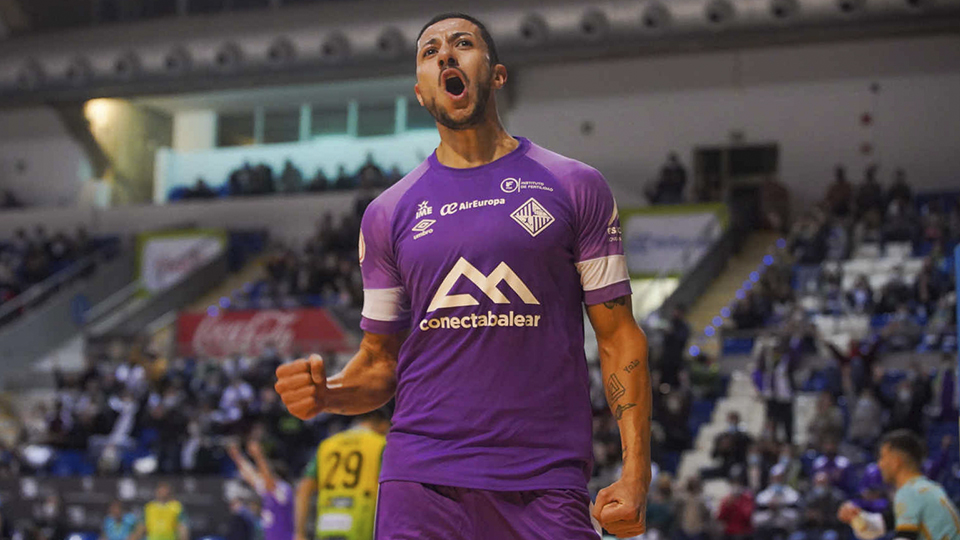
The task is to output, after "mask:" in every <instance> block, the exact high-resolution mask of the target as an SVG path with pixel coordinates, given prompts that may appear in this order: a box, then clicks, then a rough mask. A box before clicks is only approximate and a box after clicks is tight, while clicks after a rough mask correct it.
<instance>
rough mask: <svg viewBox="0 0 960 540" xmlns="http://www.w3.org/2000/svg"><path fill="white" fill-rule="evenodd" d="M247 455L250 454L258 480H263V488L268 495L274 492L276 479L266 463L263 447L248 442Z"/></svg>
mask: <svg viewBox="0 0 960 540" xmlns="http://www.w3.org/2000/svg"><path fill="white" fill-rule="evenodd" d="M247 453H248V454H250V457H252V458H253V462H254V463H255V464H256V465H257V473H259V475H260V479H262V480H263V488H264V489H266V490H267V491H268V492H270V493H273V492H274V491H276V489H277V477H276V476H274V475H273V469H271V468H270V463H268V462H267V458H266V456H264V455H263V447H262V446H260V442H259V441H250V442H249V443H248V444H247Z"/></svg>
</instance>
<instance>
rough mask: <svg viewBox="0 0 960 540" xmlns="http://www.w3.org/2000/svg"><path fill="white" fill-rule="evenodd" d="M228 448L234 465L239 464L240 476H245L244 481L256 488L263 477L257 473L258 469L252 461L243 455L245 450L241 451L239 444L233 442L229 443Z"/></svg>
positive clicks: (228, 453)
mask: <svg viewBox="0 0 960 540" xmlns="http://www.w3.org/2000/svg"><path fill="white" fill-rule="evenodd" d="M226 448H227V455H228V456H230V459H231V460H233V463H234V465H236V466H237V470H238V471H240V478H243V481H244V482H246V483H247V485H249V486H250V487H252V488H254V489H256V488H257V485H258V484H260V480H261V479H260V477H259V476H258V475H257V471H256V469H254V468H253V465H252V464H250V461H249V460H248V459H247V458H246V457H245V456H244V455H243V452H241V451H240V447H239V446H237V443H235V442H231V443H229V444H227V446H226Z"/></svg>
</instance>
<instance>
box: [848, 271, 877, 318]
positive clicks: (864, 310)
mask: <svg viewBox="0 0 960 540" xmlns="http://www.w3.org/2000/svg"><path fill="white" fill-rule="evenodd" d="M847 305H848V306H849V307H850V310H851V311H852V312H853V313H855V314H858V315H871V314H873V309H874V303H873V289H871V288H870V281H869V280H868V279H867V276H865V275H863V274H861V275H859V276H857V280H856V281H855V282H854V283H853V288H852V289H850V290H849V291H847Z"/></svg>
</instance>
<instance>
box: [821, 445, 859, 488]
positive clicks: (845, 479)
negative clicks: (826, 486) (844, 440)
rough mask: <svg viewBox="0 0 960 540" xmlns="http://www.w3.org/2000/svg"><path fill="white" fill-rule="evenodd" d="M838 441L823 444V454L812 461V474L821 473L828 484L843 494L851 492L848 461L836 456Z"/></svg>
mask: <svg viewBox="0 0 960 540" xmlns="http://www.w3.org/2000/svg"><path fill="white" fill-rule="evenodd" d="M838 447H839V441H837V440H835V439H827V440H826V441H824V443H823V453H822V454H820V455H819V456H817V458H816V459H814V460H813V471H814V474H816V473H820V472H823V473H825V474H826V475H827V476H828V477H829V478H830V483H831V484H832V485H833V486H834V487H837V488H839V489H842V490H843V491H844V492H848V493H849V492H851V491H852V489H851V478H850V460H849V459H847V458H845V457H844V456H841V455H839V454H837V450H838Z"/></svg>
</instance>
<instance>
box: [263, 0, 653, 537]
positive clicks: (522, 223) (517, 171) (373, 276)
mask: <svg viewBox="0 0 960 540" xmlns="http://www.w3.org/2000/svg"><path fill="white" fill-rule="evenodd" d="M506 82H507V70H506V68H505V67H504V66H503V65H502V64H500V63H499V60H498V57H497V51H496V46H495V45H494V42H493V40H492V39H491V37H490V35H489V33H488V32H487V30H486V29H485V28H484V27H483V25H482V24H481V23H480V22H479V21H477V20H475V19H473V18H472V17H470V16H468V15H463V14H445V15H439V16H437V17H434V18H433V19H432V20H431V21H430V22H428V23H427V24H426V26H424V28H423V30H422V31H421V34H420V36H419V37H418V40H417V84H416V86H415V88H414V89H415V91H416V95H417V99H418V100H419V101H420V104H421V105H423V106H424V107H426V108H427V110H428V111H430V113H431V114H432V115H433V117H434V118H435V119H436V121H437V129H438V130H439V132H440V141H441V142H440V145H439V146H438V147H437V150H436V151H435V152H434V153H433V155H431V156H430V157H429V158H428V159H427V160H426V161H424V162H423V163H422V164H421V165H420V166H419V167H417V168H416V169H415V170H413V171H412V172H411V173H410V174H408V175H407V176H405V177H404V178H403V179H401V180H400V181H399V182H397V183H396V184H395V185H394V186H393V187H391V188H390V189H388V190H387V191H385V192H384V193H383V194H382V195H381V196H380V197H378V198H377V199H376V200H375V201H373V203H372V204H371V205H370V206H369V207H368V208H367V210H366V213H365V214H364V216H363V223H362V226H361V232H360V248H359V256H360V264H361V269H362V274H363V287H364V305H363V318H362V321H361V328H362V329H363V330H364V337H363V341H362V343H361V346H360V351H359V352H358V353H357V355H356V356H355V357H354V358H353V359H352V360H351V361H350V362H349V363H348V364H347V366H346V367H345V368H344V369H343V371H342V372H341V373H339V374H337V375H336V376H333V377H331V378H330V379H329V380H328V379H327V378H326V375H325V373H324V368H323V360H322V359H321V358H320V357H319V356H317V355H314V356H311V357H310V358H309V359H305V360H297V361H296V362H293V363H290V364H286V365H283V366H281V367H280V368H278V369H277V378H278V382H277V385H276V389H277V391H278V392H279V393H280V395H281V397H282V398H283V402H284V403H285V404H286V406H287V408H288V409H289V410H290V412H291V413H292V414H294V415H295V416H297V417H299V418H302V419H307V418H311V417H313V416H315V415H317V414H319V413H320V412H321V411H328V412H332V413H336V414H351V415H353V414H360V413H363V412H366V411H370V410H373V409H375V408H377V407H380V406H381V405H383V404H384V403H386V402H387V401H389V400H390V398H391V397H394V396H395V397H396V410H395V413H394V416H393V427H392V428H391V430H390V433H389V434H388V435H387V444H386V448H385V450H384V455H383V467H382V471H381V475H380V482H381V485H380V501H379V507H378V511H377V523H376V528H377V533H376V537H377V538H378V539H380V540H399V539H408V538H418V539H437V540H468V539H471V540H472V539H493V538H495V539H498V540H501V539H502V540H510V539H518V540H520V539H523V540H527V539H551V540H552V539H561V538H562V539H564V540H576V539H588V538H589V539H596V538H598V535H597V532H596V530H595V529H594V528H593V526H592V525H591V521H590V517H591V516H590V510H589V505H590V499H589V495H588V492H587V481H588V480H589V478H590V473H591V468H592V462H593V458H592V445H591V407H590V395H589V377H588V374H587V363H586V358H585V356H584V348H583V312H582V310H583V308H582V305H583V304H586V306H587V313H588V316H589V318H590V322H591V324H592V325H593V327H594V330H595V331H596V335H597V340H598V342H599V350H600V363H601V367H602V370H603V376H604V381H605V384H606V391H607V400H608V402H609V404H610V408H611V410H612V411H613V413H614V415H615V417H616V419H617V421H618V423H619V426H620V433H621V440H622V447H623V474H622V476H621V478H620V479H619V480H618V481H617V482H615V483H614V484H613V485H611V486H609V487H607V488H606V489H604V490H602V491H601V492H600V493H599V495H598V496H597V500H596V504H595V507H594V510H593V517H595V518H596V519H597V520H598V521H599V522H600V523H601V524H602V525H603V526H604V527H605V528H606V529H607V530H608V531H610V532H611V533H613V534H616V535H617V536H620V537H629V536H635V535H637V534H640V533H642V532H643V531H644V528H645V527H644V505H645V501H646V494H647V489H648V485H649V481H650V452H649V448H650V447H649V443H650V413H651V403H650V381H649V374H648V369H647V341H646V337H645V336H644V334H643V332H642V331H641V330H640V328H639V327H638V326H637V324H636V322H635V320H634V318H633V314H632V311H631V301H630V282H629V277H628V275H627V267H626V262H625V259H624V256H623V246H622V241H621V231H620V222H619V216H618V214H617V206H616V203H615V202H614V199H613V196H612V194H611V192H610V189H609V188H608V186H607V184H606V181H605V180H604V179H603V177H602V176H601V175H600V173H598V172H597V171H596V170H595V169H593V168H591V167H589V166H587V165H584V164H583V163H580V162H577V161H574V160H572V159H569V158H566V157H563V156H560V155H558V154H555V153H553V152H550V151H548V150H545V149H543V148H541V147H539V146H537V145H535V144H533V143H532V142H530V141H529V140H527V139H523V138H519V137H512V136H510V135H509V134H508V133H507V132H506V131H505V130H504V128H503V126H502V125H501V123H500V118H499V115H498V112H497V102H496V92H495V90H499V89H501V88H503V86H504V85H505V84H506Z"/></svg>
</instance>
